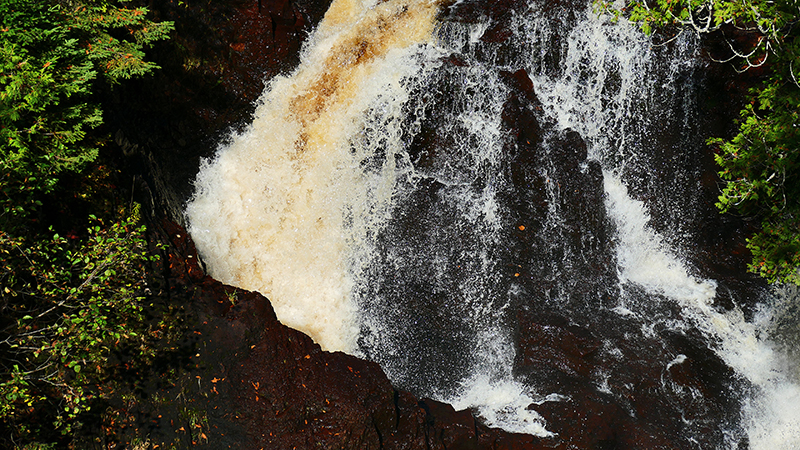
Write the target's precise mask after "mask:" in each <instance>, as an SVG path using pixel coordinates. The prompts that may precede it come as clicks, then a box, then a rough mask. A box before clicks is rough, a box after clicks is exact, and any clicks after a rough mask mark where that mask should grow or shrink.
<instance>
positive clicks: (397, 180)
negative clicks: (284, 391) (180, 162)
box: [187, 0, 800, 449]
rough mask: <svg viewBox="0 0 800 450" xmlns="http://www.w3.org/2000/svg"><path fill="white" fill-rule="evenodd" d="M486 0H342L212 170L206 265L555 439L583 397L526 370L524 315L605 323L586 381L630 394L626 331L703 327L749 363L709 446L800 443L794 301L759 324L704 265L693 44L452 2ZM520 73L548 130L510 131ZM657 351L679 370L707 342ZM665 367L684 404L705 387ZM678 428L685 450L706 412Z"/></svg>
mask: <svg viewBox="0 0 800 450" xmlns="http://www.w3.org/2000/svg"><path fill="white" fill-rule="evenodd" d="M470 3H475V2H469V1H463V2H456V3H455V4H451V5H449V6H448V7H447V8H449V9H448V10H447V11H449V13H443V12H442V11H441V7H442V6H441V5H438V4H437V2H435V1H426V0H388V1H374V0H361V1H359V0H336V1H334V3H333V4H332V6H331V9H330V10H329V11H328V13H327V14H326V16H325V18H324V20H323V22H322V23H321V24H320V25H319V27H318V29H317V30H316V31H315V32H314V34H313V35H312V36H311V37H310V39H309V42H308V43H307V45H306V47H305V49H304V52H303V55H302V57H301V65H300V67H299V68H298V69H297V70H296V71H295V72H294V73H293V74H292V75H290V76H286V77H277V78H275V79H273V80H271V81H270V83H269V85H268V87H267V89H266V90H265V92H264V94H263V96H262V98H261V99H260V103H259V106H258V109H257V111H256V115H255V120H254V122H253V124H252V126H250V127H249V128H248V129H247V130H246V131H245V132H244V133H242V134H240V135H237V136H234V137H233V138H232V139H231V142H230V143H229V144H227V145H225V146H223V147H221V148H220V149H219V151H218V153H217V155H216V156H215V157H214V158H213V159H212V160H209V161H206V162H205V163H204V164H203V166H202V167H201V170H200V173H199V175H198V177H197V181H196V187H197V192H196V194H195V196H194V198H193V199H192V201H191V202H190V203H189V205H188V207H187V216H188V219H189V223H190V231H191V233H192V236H193V238H194V240H195V242H196V244H197V247H198V250H199V251H200V254H201V256H202V258H203V260H204V261H205V263H206V264H207V267H208V269H209V272H210V273H211V275H213V276H214V277H216V278H218V279H219V280H221V281H223V282H226V283H230V284H234V285H237V286H240V287H243V288H246V289H252V290H258V291H260V292H262V293H264V294H265V295H267V296H268V297H269V298H270V300H271V301H272V302H273V305H274V307H275V310H276V313H277V314H278V317H279V319H280V320H281V321H283V322H284V323H286V324H287V325H289V326H292V327H295V328H298V329H300V330H302V331H304V332H306V333H308V334H309V335H310V336H311V337H312V338H314V339H315V341H317V342H318V343H319V344H320V345H321V346H322V347H323V348H324V349H326V350H342V351H346V352H349V353H353V354H356V355H359V356H363V357H366V358H370V359H373V360H375V361H377V362H379V363H380V364H381V366H382V367H383V368H384V370H385V371H386V373H387V374H388V375H389V377H390V379H391V380H392V381H393V382H394V383H395V384H396V385H398V386H401V387H403V388H405V389H409V390H411V391H412V392H415V393H416V394H418V395H427V396H433V397H435V398H439V399H443V400H447V401H450V402H451V403H453V404H454V406H456V407H457V408H473V409H474V411H475V412H476V415H478V416H479V417H481V418H482V419H483V420H485V421H486V422H487V423H489V424H492V425H495V426H501V427H503V428H505V429H507V430H510V431H515V432H523V433H530V434H536V435H539V436H548V435H551V434H552V433H551V431H549V430H548V428H547V427H548V424H547V423H546V421H545V420H544V419H542V417H541V416H539V414H537V413H536V411H535V408H530V405H541V404H543V403H545V402H564V403H567V402H569V401H570V397H569V395H568V394H564V393H563V392H557V391H552V390H547V389H545V390H543V388H542V386H543V384H541V383H537V382H536V379H535V377H532V376H525V375H524V374H523V373H524V372H525V370H523V366H524V364H521V363H520V362H519V358H520V355H518V347H519V343H518V340H520V339H522V340H524V336H522V337H521V338H520V336H519V333H520V331H519V330H517V329H516V327H518V325H517V324H516V322H515V321H516V317H519V316H520V314H522V315H524V314H534V315H535V314H541V313H542V312H543V311H545V312H548V313H549V312H555V313H557V314H559V315H562V316H567V317H569V318H570V321H571V322H572V323H573V324H575V325H577V326H581V327H584V328H587V329H589V330H592V332H593V333H595V334H596V335H597V336H599V337H600V338H601V339H602V340H603V342H604V343H605V344H604V347H603V349H602V351H601V354H602V358H603V360H604V361H608V363H609V364H608V367H609V368H607V369H604V370H599V369H598V370H595V371H592V372H591V374H590V375H589V378H590V381H591V384H592V386H593V387H592V389H596V390H597V391H598V392H603V393H607V394H608V395H610V396H611V397H614V398H625V397H626V396H628V395H629V392H628V391H626V389H628V388H627V387H626V386H627V384H625V383H621V382H620V383H615V382H614V381H615V380H617V379H621V378H623V377H625V376H626V375H625V370H626V369H624V367H625V364H623V363H618V362H615V361H618V360H621V359H624V358H621V357H620V355H622V354H623V353H624V352H623V350H621V344H622V342H618V341H619V339H621V338H620V336H623V334H614V332H612V331H609V329H613V328H616V327H618V328H620V329H622V328H624V329H630V330H634V331H630V332H627V331H626V332H625V334H624V336H625V337H624V339H626V340H627V339H632V340H636V339H640V340H642V342H645V344H642V345H648V344H646V342H656V341H657V339H658V338H659V336H660V335H659V333H668V332H676V333H686V334H692V333H694V334H693V335H699V336H701V338H702V339H703V340H704V341H705V342H706V343H707V346H708V348H710V349H711V351H712V352H713V353H714V354H716V355H717V356H718V357H719V358H721V360H722V361H724V363H725V364H727V365H728V366H730V367H732V368H733V369H734V370H735V371H736V374H737V375H736V377H735V378H736V379H737V380H739V381H737V382H735V383H732V384H730V385H726V387H725V388H724V389H725V390H726V395H727V396H730V397H732V398H735V400H736V401H735V402H734V403H732V404H735V405H738V407H739V408H740V409H741V412H740V413H736V412H732V413H730V414H731V416H730V418H729V419H724V420H722V421H721V422H720V423H716V425H715V426H716V427H717V428H718V429H717V430H716V431H715V433H717V434H718V435H719V436H718V438H714V439H713V441H714V442H715V445H717V446H718V447H720V448H730V447H735V446H736V445H738V443H739V442H741V441H743V439H744V440H745V441H748V442H749V445H750V447H751V448H754V449H779V448H795V447H797V446H800V409H796V408H793V405H794V404H797V402H798V401H800V386H798V384H797V370H792V369H791V367H792V366H793V365H794V366H795V367H796V366H797V362H796V361H795V362H792V359H791V355H793V352H792V351H791V348H792V345H793V343H795V341H793V340H792V339H793V338H789V337H787V338H785V339H782V340H781V339H770V338H771V337H779V336H785V335H788V334H790V333H787V332H786V330H787V329H791V328H792V326H791V323H792V322H791V321H792V319H793V318H794V317H795V313H794V308H793V307H792V306H791V305H793V300H794V298H795V297H796V294H795V293H794V291H791V290H784V291H782V292H779V293H777V294H775V295H774V296H772V297H770V298H767V297H765V298H764V299H757V300H763V301H762V303H761V304H760V305H761V306H759V307H758V309H757V311H756V312H755V313H754V314H751V315H752V317H748V318H747V319H746V318H745V314H743V313H742V311H740V310H739V308H737V307H736V306H734V307H732V308H727V309H723V308H719V307H717V306H715V305H714V299H715V298H716V296H717V295H718V294H717V290H718V289H719V286H718V282H717V281H715V280H714V279H711V278H708V274H704V275H700V274H699V272H698V270H696V269H695V268H694V267H692V258H691V256H692V246H693V244H692V238H693V231H692V230H693V229H695V228H696V227H698V223H697V222H698V220H701V219H700V218H701V217H702V215H695V214H694V213H693V211H695V210H696V209H698V208H700V207H701V206H702V205H701V203H702V200H701V197H702V196H701V194H700V193H699V192H700V190H701V186H700V182H699V171H700V170H701V169H699V168H698V163H697V162H696V159H698V157H697V154H698V153H699V152H701V151H702V150H701V149H702V145H701V142H702V138H703V136H702V130H698V129H697V125H696V124H697V123H698V122H699V121H698V120H696V119H697V117H696V115H697V114H698V113H697V110H698V108H697V105H695V100H694V99H695V98H696V95H695V93H696V92H697V90H698V89H702V86H701V85H698V84H697V80H699V79H701V78H702V77H699V76H698V75H697V71H698V70H699V69H698V63H697V58H696V54H695V53H696V43H695V42H694V41H693V40H692V39H691V37H690V36H685V37H684V38H683V39H681V40H678V41H676V42H674V43H672V44H671V45H670V46H668V47H664V48H658V47H654V46H653V44H652V42H650V41H649V40H647V39H646V38H644V37H643V36H642V35H641V34H640V33H638V32H637V31H636V30H635V29H634V28H633V27H632V26H630V25H627V24H625V23H619V24H612V23H611V22H610V21H609V20H608V18H606V17H598V16H597V14H595V13H594V12H592V10H591V8H589V7H588V5H586V7H585V8H583V7H582V8H578V9H577V10H576V11H567V12H565V11H564V10H562V9H558V8H550V9H548V8H546V7H545V6H543V5H540V4H539V3H537V2H535V1H531V3H530V4H524V5H522V7H517V8H514V9H510V10H509V11H508V12H506V13H505V14H504V15H502V20H503V21H505V22H504V27H503V29H504V30H510V31H511V33H510V34H509V35H508V36H505V38H503V39H487V38H486V36H488V35H490V34H491V33H492V32H493V30H494V29H495V28H496V26H497V23H495V22H493V21H496V20H497V18H496V17H495V18H491V17H487V16H481V15H478V16H477V17H471V18H470V20H456V19H453V18H454V17H457V14H456V13H453V11H458V10H459V8H469V5H470ZM517 6H519V5H517ZM554 11H555V13H554ZM548 14H550V15H548ZM554 14H555V15H554ZM521 69H522V70H524V72H519V71H520V70H521ZM519 73H524V74H525V77H524V80H528V81H527V82H530V83H531V84H532V86H533V92H535V93H536V96H537V97H538V100H530V99H529V100H528V102H527V103H523V104H522V106H521V107H520V110H521V111H523V115H525V114H527V116H525V117H528V116H530V117H534V118H535V119H536V121H538V123H540V124H541V129H540V130H539V132H538V133H534V134H536V136H533V135H531V136H529V137H525V136H522V135H520V136H522V137H520V138H519V140H518V142H516V141H515V142H512V140H510V137H509V130H508V125H507V124H506V122H504V120H507V119H506V118H507V116H508V114H507V110H506V109H505V108H508V103H507V102H508V99H509V98H510V97H512V96H513V95H518V94H515V92H516V91H514V89H515V88H514V87H513V86H512V85H513V83H514V82H513V81H512V82H509V79H510V78H509V76H510V75H509V74H519ZM515 76H516V75H515ZM515 79H517V80H521V79H523V78H520V77H517V78H515ZM524 80H523V81H520V82H521V83H523V84H524V83H525V81H524ZM665 129H670V130H672V132H671V134H670V135H669V136H667V135H666V134H665ZM675 130H677V132H675ZM675 135H677V136H679V137H678V138H675V137H673V136H675ZM576 143H577V144H576ZM584 144H585V153H586V154H585V155H583V154H582V152H583V151H584V150H582V149H583V148H584V147H583V146H584ZM526 146H530V147H531V148H534V147H535V148H536V150H535V155H536V157H535V158H534V157H528V163H527V164H529V165H530V161H531V160H535V166H530V167H531V168H530V169H529V170H528V172H525V173H524V174H523V175H525V177H527V178H525V177H523V176H522V175H520V173H522V172H521V169H519V167H521V166H520V164H521V163H518V162H517V161H522V160H523V159H519V158H523V157H524V154H525V151H527V150H525V148H527V147H526ZM523 147H524V148H523ZM565 148H567V149H569V150H568V151H567V153H566V154H565V153H564V150H563V149H565ZM531 151H532V152H533V151H534V150H531ZM573 151H574V152H575V154H574V155H573V154H572V152H573ZM512 154H513V155H516V156H514V157H515V158H518V159H517V160H513V161H512V160H511V159H510V158H511V156H510V155H512ZM531 154H534V153H531ZM520 155H523V156H520ZM565 155H566V156H565ZM665 155H666V156H665ZM564 161H572V162H570V163H569V164H568V167H565V166H564V164H565V163H564ZM525 167H528V166H525ZM521 178H525V180H527V181H525V182H524V183H520V182H519V179H521ZM665 178H668V181H665ZM633 191H635V194H634V193H632V192H633ZM576 204H577V205H578V206H575V205H576ZM749 303H753V304H754V303H756V299H750V301H749ZM787 323H788V324H790V325H787ZM599 324H605V325H607V326H605V325H599ZM593 326H594V327H596V328H595V329H593V328H592V327H593ZM659 330H661V331H659ZM665 345H666V344H665ZM657 358H658V359H659V361H660V364H661V365H662V366H663V373H665V374H669V373H670V370H671V369H672V368H673V367H676V366H678V365H681V364H685V363H686V361H687V358H690V357H687V355H685V354H682V353H678V352H676V351H672V350H665V351H664V352H663V353H662V354H659V356H658V357H657ZM668 378H669V377H668V376H667V377H664V376H662V380H661V381H662V385H663V389H664V390H665V392H666V391H670V390H671V391H670V392H672V395H674V396H676V398H682V397H681V396H684V397H685V396H687V395H688V396H701V397H702V396H703V395H704V394H702V393H699V392H688V393H687V392H684V391H683V390H682V389H683V388H681V387H675V386H676V385H675V384H674V383H672V382H671V381H670V380H669V379H668ZM683 413H686V414H685V415H684V417H689V416H691V414H688V412H687V411H683ZM684 422H685V425H682V427H683V428H682V429H683V430H685V432H686V433H687V434H688V436H687V437H683V438H682V439H683V441H685V442H686V443H687V446H689V447H691V446H692V445H693V444H691V443H692V442H695V441H694V439H693V437H692V436H691V435H692V434H693V433H694V434H699V433H703V432H704V431H703V430H705V428H703V427H704V426H707V424H706V423H705V422H703V420H702V419H697V420H692V419H686V418H684ZM745 437H746V438H745Z"/></svg>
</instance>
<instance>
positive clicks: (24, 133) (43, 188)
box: [0, 0, 172, 230]
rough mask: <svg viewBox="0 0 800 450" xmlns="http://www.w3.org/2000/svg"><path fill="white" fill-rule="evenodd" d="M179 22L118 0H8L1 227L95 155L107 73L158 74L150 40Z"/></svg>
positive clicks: (1, 101) (4, 9)
mask: <svg viewBox="0 0 800 450" xmlns="http://www.w3.org/2000/svg"><path fill="white" fill-rule="evenodd" d="M171 30H172V24H171V23H169V22H161V23H156V22H153V21H150V20H148V19H147V18H146V10H145V9H143V8H134V9H127V8H124V7H122V6H121V4H120V3H118V2H115V1H112V0H107V1H106V0H85V1H57V0H3V1H2V2H0V37H2V41H0V205H1V206H2V211H1V212H0V228H2V229H5V230H9V229H10V228H11V227H13V226H14V225H15V224H19V223H20V220H21V219H25V218H28V217H30V216H31V214H32V213H33V212H34V211H35V210H36V209H37V208H38V206H39V203H37V202H38V201H39V200H38V197H39V196H40V195H41V194H46V193H49V192H51V191H52V190H53V189H54V188H55V186H56V184H57V183H58V179H59V174H60V173H62V172H64V171H79V170H82V169H83V168H84V167H85V166H86V164H87V163H89V162H91V161H94V159H95V158H96V157H97V152H98V148H99V145H100V144H101V143H102V141H103V138H102V137H101V136H98V135H96V134H92V130H94V129H96V128H97V126H98V125H100V124H101V122H102V114H101V111H100V108H99V107H98V106H97V104H96V99H94V98H93V96H92V95H93V92H94V91H95V90H96V83H97V82H98V81H99V80H98V79H97V77H98V74H101V75H102V80H105V81H106V82H108V83H112V84H113V83H117V82H119V80H120V79H125V78H130V77H132V76H140V75H143V74H146V73H149V72H150V71H152V70H153V69H154V68H156V65H155V64H153V63H151V62H147V61H145V60H144V53H143V49H144V47H145V46H146V45H148V44H150V43H152V42H153V41H156V40H159V39H164V38H165V37H166V36H167V33H169V32H170V31H171ZM115 36H117V37H115ZM120 36H121V37H120Z"/></svg>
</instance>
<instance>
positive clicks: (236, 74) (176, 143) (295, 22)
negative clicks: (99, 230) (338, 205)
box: [104, 0, 330, 222]
mask: <svg viewBox="0 0 800 450" xmlns="http://www.w3.org/2000/svg"><path fill="white" fill-rule="evenodd" d="M140 2H141V3H143V4H145V6H147V7H148V8H149V10H150V12H151V14H152V15H153V16H154V17H155V18H156V19H157V20H169V21H174V22H175V28H176V31H175V33H174V35H173V36H172V38H171V39H170V40H168V41H164V42H160V43H157V44H156V45H155V46H154V47H153V48H152V49H150V50H149V51H148V53H147V54H148V58H149V59H150V60H152V61H153V62H155V63H156V64H158V65H159V66H160V67H161V69H159V70H157V71H155V73H154V74H153V75H152V76H150V77H147V78H145V79H139V80H132V81H130V82H128V83H125V84H124V85H121V86H118V87H115V89H114V91H113V92H112V93H110V94H109V95H108V96H107V98H108V101H107V102H106V104H105V105H104V111H105V112H106V114H105V120H106V122H107V123H108V124H109V126H110V128H111V129H110V132H111V134H112V136H113V137H114V140H115V142H116V144H117V145H118V146H119V147H120V148H121V149H122V151H123V153H124V161H122V162H121V163H122V164H125V165H126V167H127V169H128V172H129V173H131V175H133V176H138V177H141V178H143V179H145V180H146V181H147V185H148V187H149V189H151V190H152V191H153V192H152V194H151V195H145V196H143V200H147V201H146V203H145V206H147V207H150V208H152V209H158V210H159V211H157V212H156V214H157V215H161V214H166V215H168V216H169V217H170V218H172V219H173V220H177V221H179V222H182V221H183V207H184V203H185V202H186V200H187V199H188V198H189V197H190V196H191V194H192V190H193V187H192V181H193V179H194V177H195V175H196V174H197V168H198V166H199V163H200V159H201V158H207V157H210V156H212V155H213V153H214V151H215V149H216V147H217V145H218V144H219V143H220V142H224V141H225V139H226V137H227V136H228V135H229V134H230V133H232V132H236V131H237V130H241V129H242V128H243V127H245V126H246V125H247V123H249V122H250V121H251V115H252V113H253V111H254V110H255V101H256V100H257V99H258V97H259V96H260V95H261V92H262V91H263V89H264V86H265V82H266V81H268V80H269V79H271V78H273V77H274V76H275V75H277V74H280V73H288V72H290V71H291V70H292V69H293V68H294V67H295V66H296V65H297V64H298V54H299V50H300V47H301V45H302V43H303V41H304V40H305V38H306V37H307V36H308V33H310V32H311V30H312V29H313V28H314V26H315V25H316V23H318V22H319V21H320V20H321V18H322V16H323V15H324V13H325V11H326V10H327V8H328V5H329V4H330V0H223V1H217V0H197V1H185V2H184V1H177V0H152V1H149V2H144V1H143V0H140ZM148 197H150V198H148Z"/></svg>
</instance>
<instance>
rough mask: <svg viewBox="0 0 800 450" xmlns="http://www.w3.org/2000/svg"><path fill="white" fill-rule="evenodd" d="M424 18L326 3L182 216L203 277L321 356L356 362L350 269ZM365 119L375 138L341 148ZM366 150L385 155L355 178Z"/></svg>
mask: <svg viewBox="0 0 800 450" xmlns="http://www.w3.org/2000/svg"><path fill="white" fill-rule="evenodd" d="M436 12H437V7H436V4H435V2H432V1H404V0H391V1H386V2H380V3H378V4H376V2H374V1H369V0H366V1H358V0H337V1H335V2H334V3H333V4H332V5H331V7H330V10H329V11H328V12H327V13H326V15H325V18H324V20H323V21H322V23H321V24H320V26H319V28H318V30H317V31H316V32H315V33H314V35H313V36H312V37H311V39H310V43H309V44H308V45H307V46H306V47H305V50H304V53H303V55H302V57H301V61H302V63H301V65H300V67H299V68H298V69H297V70H296V71H295V73H294V74H293V75H292V76H290V77H277V78H276V79H274V80H272V82H271V83H270V85H269V86H268V87H267V89H266V91H265V93H264V94H263V96H262V98H261V100H260V101H261V104H260V106H259V107H258V109H257V110H256V113H255V120H254V122H253V124H252V125H251V126H250V127H249V128H248V129H247V130H246V131H245V132H244V133H243V134H242V135H239V136H235V137H234V138H233V140H232V143H231V144H230V145H227V146H225V147H223V148H221V149H220V150H219V152H218V154H217V155H216V157H215V158H214V159H213V160H211V161H206V162H205V163H204V164H203V166H202V167H201V170H200V173H199V175H198V178H197V181H196V187H197V193H196V194H195V196H194V198H193V199H192V201H191V202H190V203H189V205H188V207H187V212H186V213H187V216H188V218H189V224H190V226H189V230H190V232H191V234H192V237H193V239H194V240H195V242H196V244H197V248H198V250H199V252H200V254H201V256H202V258H203V260H204V261H205V262H206V263H207V265H208V270H209V272H210V274H211V275H212V276H214V277H215V278H217V279H219V280H220V281H222V282H225V283H229V284H233V285H236V286H239V287H242V288H245V289H250V290H257V291H259V292H262V293H264V294H265V295H267V296H268V297H269V298H270V300H271V301H272V303H273V305H274V307H275V310H276V313H277V315H278V317H279V318H280V320H281V321H282V322H283V323H285V324H287V325H289V326H292V327H294V328H297V329H299V330H301V331H304V332H306V333H307V334H309V335H310V336H311V337H312V338H314V340H315V341H317V342H318V343H319V344H320V345H321V346H322V347H323V348H324V349H326V350H343V351H350V352H353V351H354V349H355V339H356V336H357V334H358V324H357V323H356V320H357V311H356V309H357V307H356V305H354V303H353V300H352V298H351V291H352V286H351V284H352V279H351V276H350V269H351V267H350V266H351V265H352V264H354V263H353V261H356V260H357V254H358V253H359V251H361V248H362V247H363V246H364V244H365V241H366V240H368V237H369V236H370V235H372V234H374V233H376V231H377V230H376V227H380V223H381V219H382V217H383V215H384V214H385V211H386V209H387V204H388V202H390V201H391V197H392V191H393V189H394V179H395V177H397V176H401V175H402V171H401V169H402V168H398V167H397V162H396V159H395V157H394V155H393V154H391V152H397V151H398V149H399V148H401V147H400V145H399V143H398V142H397V140H398V139H399V131H398V127H399V124H398V123H397V119H398V118H399V114H400V110H399V107H400V105H402V104H403V102H404V100H405V97H406V96H407V95H408V88H407V87H406V86H404V83H405V82H407V80H408V79H409V78H411V77H413V76H414V75H415V71H417V70H419V65H418V64H416V63H415V62H414V58H415V57H416V56H417V55H418V53H419V52H422V51H424V48H425V44H426V43H427V42H428V41H429V40H430V36H431V34H432V32H433V26H434V22H433V20H434V17H435V14H436ZM376 106H381V107H383V108H385V110H384V111H383V120H384V123H378V124H375V123H373V124H370V125H371V126H372V127H375V128H378V129H377V130H374V129H373V130H367V132H370V131H372V132H373V133H375V134H379V135H380V137H379V139H377V140H376V141H374V142H368V141H365V140H362V141H364V142H367V143H368V144H369V146H354V145H351V143H352V140H353V139H354V138H357V137H358V135H359V133H364V132H365V131H364V128H365V124H364V119H363V117H364V114H365V112H366V111H367V110H369V109H370V108H374V107H376ZM378 150H381V151H385V152H387V153H389V154H387V155H386V157H385V158H384V161H383V162H382V164H380V166H379V167H377V168H375V169H374V171H373V173H363V171H362V170H361V165H362V164H363V163H364V161H366V160H368V159H370V158H373V157H374V155H375V153H376V152H377V151H378ZM355 264H358V262H356V263H355Z"/></svg>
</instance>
